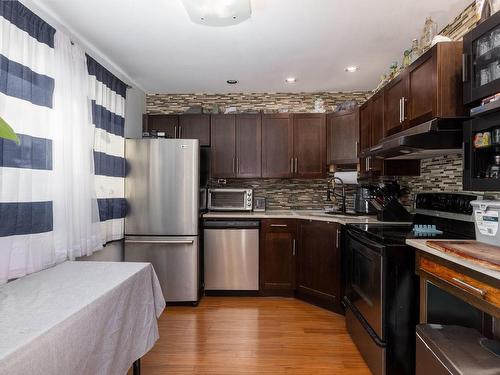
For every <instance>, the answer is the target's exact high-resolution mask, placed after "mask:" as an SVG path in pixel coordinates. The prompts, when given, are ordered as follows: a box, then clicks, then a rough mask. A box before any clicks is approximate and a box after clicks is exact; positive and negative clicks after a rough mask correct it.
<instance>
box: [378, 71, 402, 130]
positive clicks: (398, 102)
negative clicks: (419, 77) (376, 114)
mask: <svg viewBox="0 0 500 375" xmlns="http://www.w3.org/2000/svg"><path fill="white" fill-rule="evenodd" d="M383 90H384V136H386V137H387V136H389V135H392V134H395V133H397V132H400V131H401V130H403V127H404V119H403V101H404V98H405V96H406V79H405V74H404V73H403V74H401V75H400V76H398V77H396V78H395V79H394V80H393V81H391V82H390V83H389V84H388V85H387V86H386V87H385V88H384V89H383Z"/></svg>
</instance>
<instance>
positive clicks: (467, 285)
mask: <svg viewBox="0 0 500 375" xmlns="http://www.w3.org/2000/svg"><path fill="white" fill-rule="evenodd" d="M452 280H453V281H455V282H456V283H457V284H460V285H461V286H463V287H464V288H465V289H469V290H470V291H472V292H474V293H476V294H479V295H480V296H481V297H484V295H485V294H486V292H485V291H484V290H482V289H479V288H476V287H475V286H473V285H470V284H469V283H466V282H465V281H463V280H460V279H459V278H457V277H454V278H453V279H452Z"/></svg>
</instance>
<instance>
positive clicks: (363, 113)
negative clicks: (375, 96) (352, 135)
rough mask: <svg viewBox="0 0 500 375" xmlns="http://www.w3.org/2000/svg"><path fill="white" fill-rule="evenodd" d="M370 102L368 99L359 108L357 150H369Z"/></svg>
mask: <svg viewBox="0 0 500 375" xmlns="http://www.w3.org/2000/svg"><path fill="white" fill-rule="evenodd" d="M371 127H372V101H371V99H368V100H367V101H366V102H365V103H364V104H363V105H362V106H361V107H360V108H359V150H360V151H364V150H366V149H369V148H370V146H371V141H372V134H371Z"/></svg>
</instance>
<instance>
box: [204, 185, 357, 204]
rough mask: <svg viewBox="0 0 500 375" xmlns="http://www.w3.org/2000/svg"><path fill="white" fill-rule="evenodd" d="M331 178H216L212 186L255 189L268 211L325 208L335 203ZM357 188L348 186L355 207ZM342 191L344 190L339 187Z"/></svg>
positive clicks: (349, 201)
mask: <svg viewBox="0 0 500 375" xmlns="http://www.w3.org/2000/svg"><path fill="white" fill-rule="evenodd" d="M327 181H328V180H327V179H314V180H303V179H255V180H253V179H252V180H246V179H245V180H237V179H228V180H226V184H225V185H223V184H218V183H217V180H215V179H214V180H212V181H211V182H210V183H211V187H239V188H246V189H254V196H256V197H265V198H266V206H267V209H268V210H322V209H324V208H325V207H326V206H331V205H332V202H328V201H327V200H326V184H327ZM355 189H356V187H355V186H354V185H346V197H347V199H346V206H347V209H348V210H352V209H354V201H353V194H354V192H355ZM338 192H339V193H340V189H339V190H338Z"/></svg>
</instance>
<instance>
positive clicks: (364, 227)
mask: <svg viewBox="0 0 500 375" xmlns="http://www.w3.org/2000/svg"><path fill="white" fill-rule="evenodd" d="M348 227H349V228H351V229H352V230H354V231H356V232H358V233H359V234H361V235H363V236H366V237H369V238H370V239H372V240H373V241H376V242H377V243H382V244H396V245H399V244H401V245H404V244H405V242H406V239H409V238H419V239H457V235H456V234H455V233H450V232H446V231H443V233H440V234H430V233H420V232H415V231H414V230H413V228H414V226H413V225H411V224H377V223H374V224H349V225H348Z"/></svg>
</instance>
